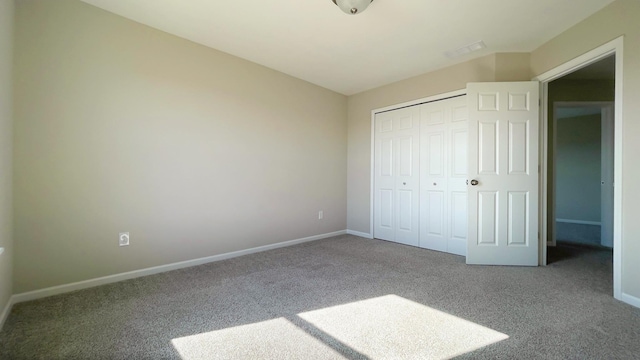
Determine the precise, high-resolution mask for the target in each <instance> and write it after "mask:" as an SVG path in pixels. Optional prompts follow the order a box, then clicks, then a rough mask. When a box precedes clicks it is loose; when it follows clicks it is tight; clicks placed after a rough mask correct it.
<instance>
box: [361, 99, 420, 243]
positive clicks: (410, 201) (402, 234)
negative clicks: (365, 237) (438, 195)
mask: <svg viewBox="0 0 640 360" xmlns="http://www.w3.org/2000/svg"><path fill="white" fill-rule="evenodd" d="M419 118H420V110H419V108H418V107H417V106H414V107H408V108H404V109H398V110H392V111H388V112H384V113H381V114H376V117H375V124H374V125H375V129H374V131H375V133H374V136H375V144H374V147H375V154H374V158H375V164H374V173H375V176H374V200H373V201H374V237H375V238H378V239H383V240H389V241H395V242H399V243H402V244H407V245H414V246H417V245H418V231H419V225H418V221H419V218H418V210H419V208H418V201H419V195H418V192H419V172H418V166H419V159H418V157H419V144H418V142H419V131H420V128H419V124H420V123H419Z"/></svg>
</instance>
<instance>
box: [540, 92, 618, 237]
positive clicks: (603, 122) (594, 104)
mask: <svg viewBox="0 0 640 360" xmlns="http://www.w3.org/2000/svg"><path fill="white" fill-rule="evenodd" d="M551 106H553V111H552V114H553V119H552V121H553V138H552V139H551V143H552V144H553V149H558V143H557V141H558V131H557V130H558V116H557V111H558V108H565V107H572V108H573V107H575V108H579V107H589V108H598V109H600V128H601V129H602V128H604V126H607V127H610V128H611V130H610V131H613V125H614V122H613V117H612V116H611V113H610V112H611V111H613V108H614V106H615V105H614V102H613V101H556V102H555V103H553V104H551ZM614 114H615V113H614ZM605 138H606V136H605V134H604V133H603V134H602V135H601V136H600V144H601V150H600V157H602V153H603V151H604V145H607V144H605V143H606V142H610V141H606V140H607V139H605ZM614 143H615V141H614ZM608 145H611V144H608ZM557 156H558V153H557V150H556V151H554V152H553V154H551V158H550V161H549V167H553V172H552V173H551V178H550V179H549V185H548V186H549V192H550V198H551V203H550V204H549V205H550V207H549V209H547V211H549V215H550V216H549V218H551V219H557V216H556V215H555V213H556V207H557V202H556V201H557V198H556V180H557V171H556V165H557V163H558V162H557ZM604 166H605V165H604V164H602V165H601V168H602V167H604ZM608 166H612V167H613V164H608ZM602 176H604V175H602ZM602 176H601V179H600V180H601V181H602ZM601 198H602V196H601ZM612 198H613V194H611V198H608V200H609V201H613V199H612ZM603 203H604V202H603ZM601 208H602V205H601ZM603 220H604V216H603V215H602V214H601V215H600V226H601V227H603V228H604V226H605V221H603ZM585 223H586V224H589V223H590V222H585ZM594 225H595V224H594ZM609 225H610V226H611V227H613V224H609ZM548 226H549V232H548V234H550V235H551V238H550V239H547V240H548V241H547V246H556V231H555V221H552V222H551V223H550V224H548ZM600 244H602V240H601V242H600ZM611 245H612V246H613V244H611Z"/></svg>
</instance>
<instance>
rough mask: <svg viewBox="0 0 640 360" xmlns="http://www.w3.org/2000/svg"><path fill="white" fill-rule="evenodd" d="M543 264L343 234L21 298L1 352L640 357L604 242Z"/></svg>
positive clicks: (13, 355) (1, 338)
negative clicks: (494, 261)
mask: <svg viewBox="0 0 640 360" xmlns="http://www.w3.org/2000/svg"><path fill="white" fill-rule="evenodd" d="M549 259H550V260H551V264H550V265H549V266H547V267H537V268H525V267H501V266H467V265H465V263H464V258H463V257H460V256H455V255H449V254H444V253H439V252H434V251H427V250H421V249H417V248H413V247H409V246H403V245H398V244H394V243H390V242H385V241H378V240H367V239H362V238H358V237H354V236H349V235H345V236H339V237H335V238H330V239H324V240H318V241H314V242H310V243H305V244H301V245H296V246H292V247H287V248H282V249H277V250H272V251H268V252H263V253H258V254H253V255H248V256H243V257H239V258H234V259H230V260H225V261H220V262H216V263H211V264H207V265H202V266H197V267H192V268H188V269H182V270H176V271H172V272H167V273H163V274H158V275H153V276H147V277H144V278H138V279H133V280H128V281H123V282H119V283H115V284H109V285H104V286H99V287H95V288H91V289H86V290H81V291H76V292H73V293H68V294H63V295H59V296H53V297H49V298H45V299H40V300H36V301H31V302H25V303H20V304H16V305H15V306H14V307H13V309H12V311H11V314H10V315H9V317H8V319H7V321H6V323H5V326H4V328H3V330H2V332H0V358H1V359H182V360H194V359H451V358H456V359H458V358H459V359H465V358H470V359H514V358H519V359H640V309H637V308H634V307H632V306H629V305H626V304H624V303H622V302H619V301H617V300H615V299H614V298H613V297H612V293H613V289H612V282H613V281H612V253H611V251H610V250H605V249H594V248H585V247H580V246H576V245H570V244H565V245H560V246H558V247H557V248H552V249H550V252H549Z"/></svg>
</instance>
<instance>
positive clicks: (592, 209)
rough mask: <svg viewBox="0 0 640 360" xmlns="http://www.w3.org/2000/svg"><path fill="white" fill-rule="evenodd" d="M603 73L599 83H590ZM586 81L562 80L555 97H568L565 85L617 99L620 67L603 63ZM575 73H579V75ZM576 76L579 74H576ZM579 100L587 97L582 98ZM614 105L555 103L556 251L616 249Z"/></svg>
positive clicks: (552, 91) (586, 71) (582, 77)
mask: <svg viewBox="0 0 640 360" xmlns="http://www.w3.org/2000/svg"><path fill="white" fill-rule="evenodd" d="M594 69H603V70H605V71H603V72H602V75H600V76H598V78H594V76H591V78H587V75H588V74H589V73H590V72H593V71H595V70H594ZM578 72H580V73H582V74H583V75H580V77H572V79H570V80H567V79H565V78H561V79H559V80H556V81H553V82H552V83H551V84H550V86H549V98H551V99H556V98H562V97H563V95H564V96H566V95H567V93H566V92H565V93H563V90H562V85H560V86H558V85H559V84H562V83H563V82H565V83H566V82H567V81H570V83H571V84H574V85H579V86H581V87H582V88H586V89H588V88H589V87H591V88H592V89H591V95H590V97H599V98H601V99H602V100H608V99H610V100H614V98H615V87H614V82H615V79H614V78H613V75H614V73H615V63H614V62H613V61H612V59H611V58H607V59H603V60H601V61H599V62H597V63H594V64H592V65H590V66H588V67H587V68H584V69H583V70H579V71H578ZM574 74H575V73H574ZM572 75H573V74H572ZM578 97H584V96H580V95H578ZM613 106H614V105H613V102H612V101H611V102H593V101H575V102H565V101H554V102H553V104H552V108H553V110H552V111H553V112H552V119H551V121H552V124H550V126H549V129H551V131H550V134H549V136H550V137H551V138H552V139H553V141H552V142H553V146H552V148H553V151H552V152H551V157H550V159H549V163H550V167H552V171H551V173H552V174H553V175H552V177H553V181H552V183H551V188H552V191H551V194H552V196H551V197H552V200H553V201H550V202H549V203H550V205H551V206H552V207H553V209H552V211H550V213H552V214H554V215H553V216H552V217H551V222H553V225H554V226H553V227H552V229H553V231H552V232H550V234H549V235H550V241H549V245H550V246H555V245H556V242H557V241H564V242H571V243H577V244H582V245H591V246H602V247H607V248H613V159H614V154H613V145H614V129H613V115H614V113H613Z"/></svg>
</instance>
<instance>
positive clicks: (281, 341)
mask: <svg viewBox="0 0 640 360" xmlns="http://www.w3.org/2000/svg"><path fill="white" fill-rule="evenodd" d="M171 343H172V345H173V347H174V348H175V349H176V350H177V351H178V353H179V354H180V356H181V357H182V359H183V360H200V359H203V360H204V359H309V356H310V354H313V355H312V356H314V357H315V356H319V357H321V358H325V359H335V358H341V356H340V355H339V354H338V353H337V352H335V351H334V350H333V349H332V348H331V347H329V346H327V345H325V344H323V343H322V342H321V341H319V340H317V339H316V338H314V337H313V336H311V335H309V334H307V333H306V332H305V331H303V330H301V329H300V328H298V327H297V326H296V325H294V324H292V323H291V322H290V321H288V320H287V319H284V318H277V319H273V320H268V321H262V322H257V323H253V324H248V325H241V326H236V327H231V328H226V329H222V330H216V331H211V332H207V333H202V334H197V335H192V336H185V337H181V338H176V339H173V340H171Z"/></svg>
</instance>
